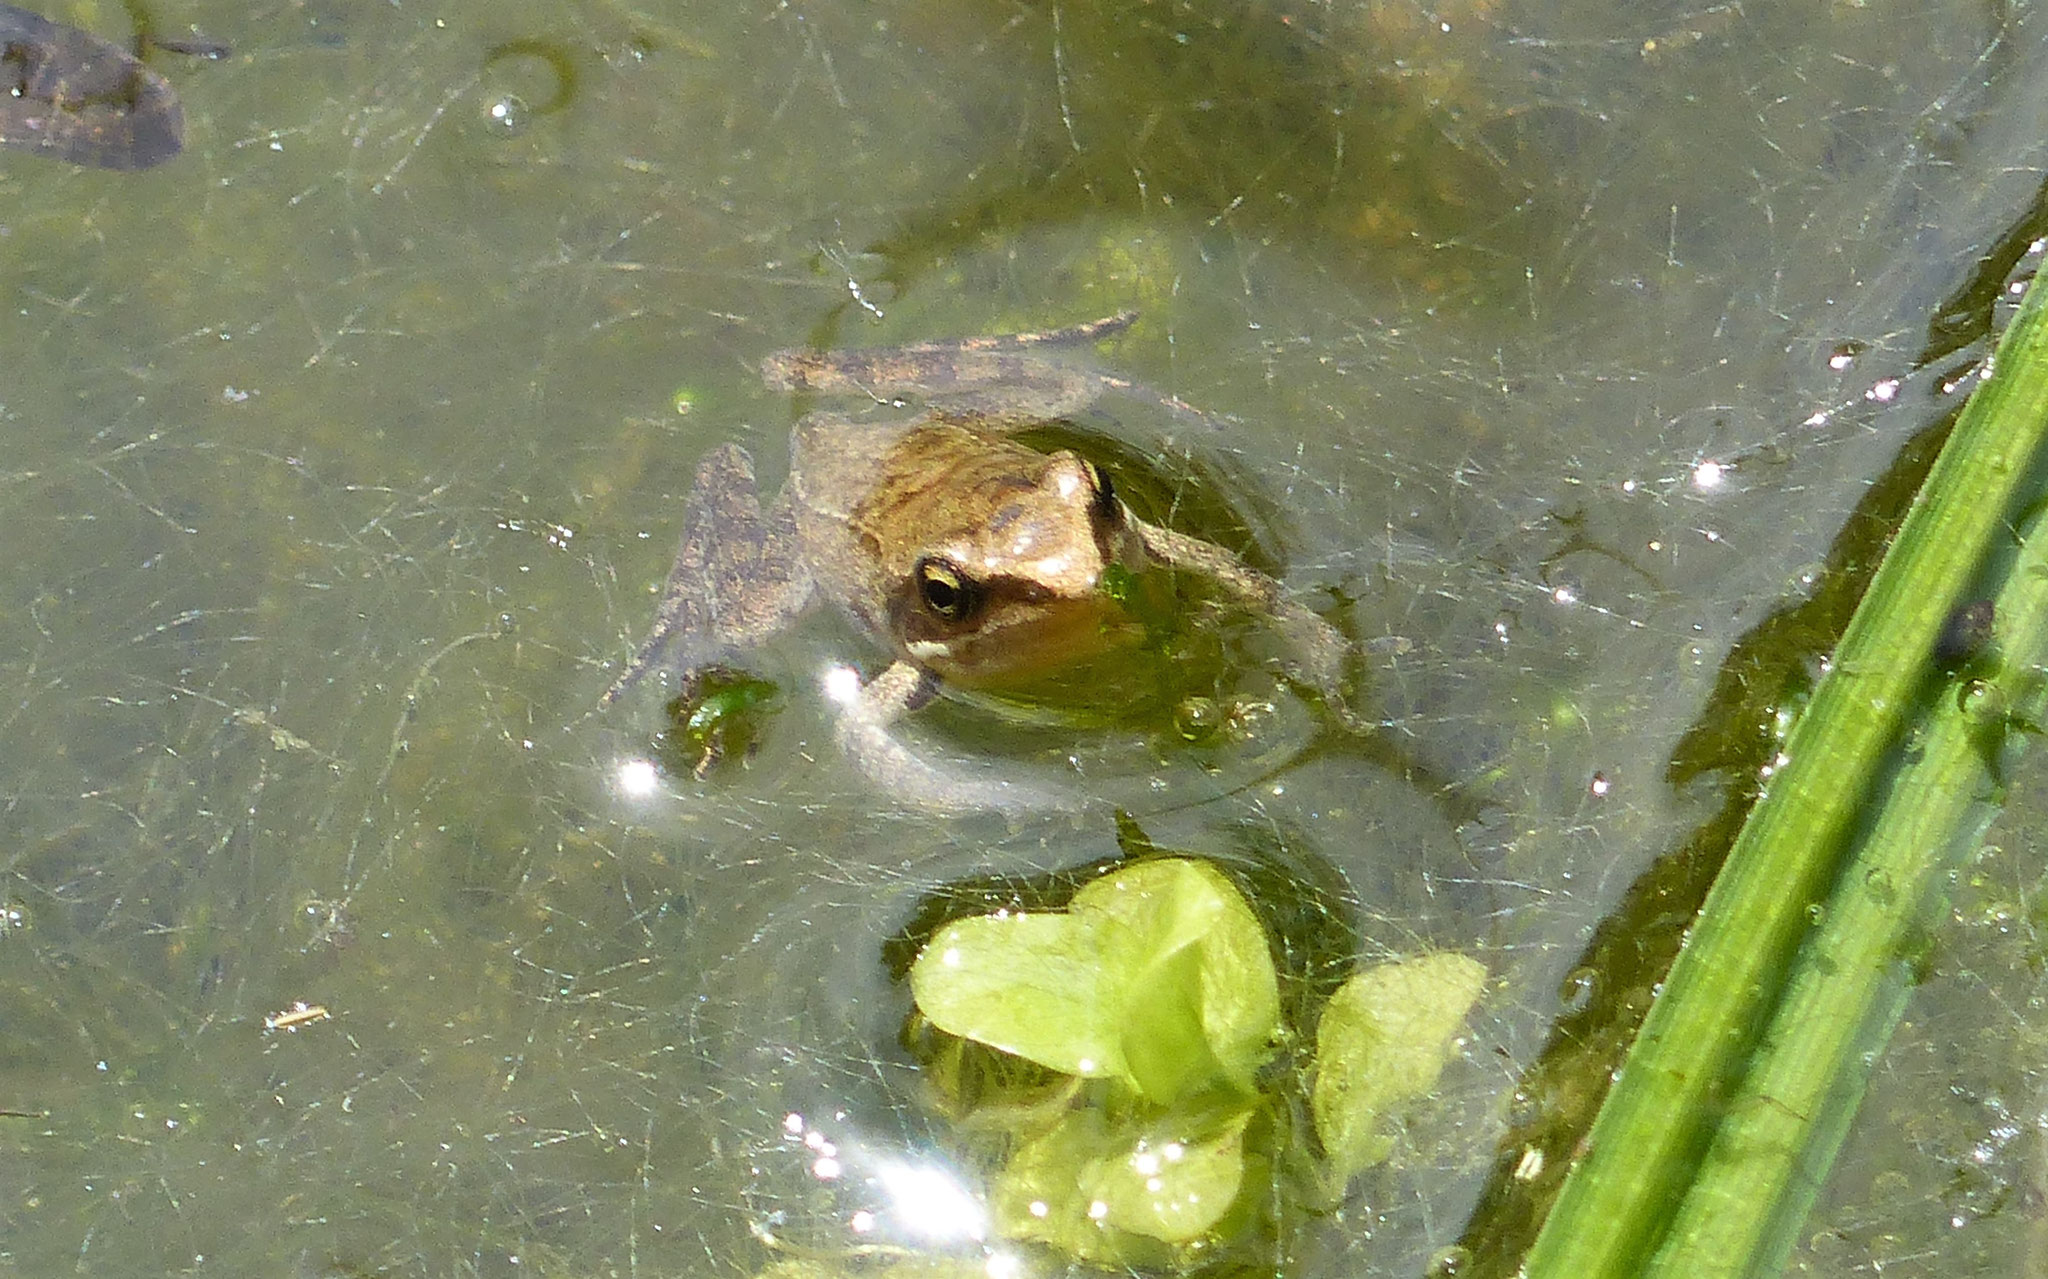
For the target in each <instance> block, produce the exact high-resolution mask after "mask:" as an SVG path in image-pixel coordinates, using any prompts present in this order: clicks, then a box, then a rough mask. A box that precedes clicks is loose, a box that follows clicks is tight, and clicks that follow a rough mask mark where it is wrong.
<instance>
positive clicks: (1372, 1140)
mask: <svg viewBox="0 0 2048 1279" xmlns="http://www.w3.org/2000/svg"><path fill="white" fill-rule="evenodd" d="M1485 983H1486V968H1485V967H1484V966H1483V965H1482V964H1480V963H1479V961H1478V960H1475V959H1471V958H1469V957H1467V956H1464V955H1457V954H1450V953H1441V954H1435V955H1424V956H1421V957H1418V958H1415V959H1405V960H1400V961H1398V962H1395V963H1388V964H1380V965H1377V966H1375V967H1373V968H1368V969H1366V970H1365V971H1364V972H1361V973H1359V974H1358V975H1357V976H1355V977H1353V978H1352V979H1351V980H1350V981H1347V982H1345V983H1344V985H1343V986H1341V987H1340V988H1338V991H1337V993H1336V994H1335V995H1333V996H1331V997H1330V1002H1329V1003H1328V1005H1326V1006H1325V1007H1324V1009H1323V1020H1322V1025H1321V1026H1320V1027H1319V1028H1318V1029H1317V1032H1316V1081H1315V1089H1314V1091H1313V1093H1312V1094H1311V1097H1310V1109H1311V1111H1312V1112H1313V1114H1314V1116H1315V1124H1316V1136H1317V1137H1318V1138H1320V1139H1321V1141H1322V1143H1323V1151H1324V1153H1325V1154H1326V1155H1328V1156H1329V1160H1330V1171H1331V1174H1332V1178H1333V1180H1334V1181H1335V1182H1336V1183H1337V1184H1339V1185H1341V1184H1342V1183H1343V1182H1345V1181H1348V1180H1349V1179H1350V1178H1351V1177H1352V1176H1354V1175H1356V1174H1357V1173H1358V1172H1360V1171H1361V1170H1363V1169H1365V1168H1369V1167H1371V1166H1372V1165H1373V1164H1376V1163H1378V1162H1379V1161H1380V1160H1382V1159H1384V1158H1386V1157H1387V1153H1388V1151H1389V1150H1391V1149H1392V1145H1393V1143H1392V1141H1391V1140H1390V1139H1389V1138H1388V1137H1386V1136H1385V1135H1384V1134H1382V1133H1381V1131H1380V1123H1381V1119H1382V1117H1383V1116H1384V1115H1385V1114H1386V1112H1387V1111H1388V1110H1389V1109H1391V1108H1393V1107H1394V1106H1397V1105H1399V1104H1400V1103H1402V1102H1404V1101H1408V1100H1410V1099H1412V1098H1415V1097H1419V1096H1421V1095H1423V1094H1424V1093H1427V1092H1428V1091H1429V1090H1430V1089H1432V1088H1434V1087H1435V1086H1436V1081H1437V1077H1438V1075H1440V1074H1441V1073H1442V1072H1443V1068H1444V1064H1445V1063H1446V1062H1448V1061H1449V1060H1450V1059H1451V1056H1452V1053H1453V1051H1454V1049H1455V1042H1454V1041H1455V1039H1456V1036H1457V1034H1458V1031H1459V1029H1460V1028H1461V1027H1462V1026H1463V1025H1464V1022H1465V1015H1466V1014H1467V1013H1469V1012H1470V1011H1471V1009H1472V1005H1473V1004H1474V1003H1475V1002H1476V1001H1477V1000H1478V998H1479V991H1480V988H1481V987H1482V986H1484V985H1485Z"/></svg>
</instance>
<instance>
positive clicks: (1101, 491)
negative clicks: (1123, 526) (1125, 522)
mask: <svg viewBox="0 0 2048 1279" xmlns="http://www.w3.org/2000/svg"><path fill="white" fill-rule="evenodd" d="M1081 465H1082V466H1085V467H1087V468H1088V483H1089V484H1090V486H1092V487H1093V488H1094V490H1095V500H1094V502H1093V503H1091V505H1092V506H1093V507H1094V509H1095V518H1097V519H1100V520H1114V519H1116V518H1117V516H1118V514H1119V513H1120V512H1121V511H1122V509H1123V508H1122V507H1121V506H1120V505H1119V504H1118V502H1117V500H1116V489H1115V488H1113V487H1111V485H1110V482H1109V472H1107V471H1105V470H1103V469H1102V468H1101V467H1099V466H1097V465H1095V463H1093V462H1083V463H1081Z"/></svg>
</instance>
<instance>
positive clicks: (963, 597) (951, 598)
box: [910, 556, 981, 622]
mask: <svg viewBox="0 0 2048 1279" xmlns="http://www.w3.org/2000/svg"><path fill="white" fill-rule="evenodd" d="M910 576H911V580H913V581H915V582H916V583H917V597H918V599H920V600H922V601H923V602H924V606H925V608H926V610H928V611H929V612H930V613H931V614H932V615H933V616H934V617H941V618H944V619H945V620H946V621H949V622H957V621H960V620H962V619H963V618H967V617H971V616H973V614H974V611H975V610H976V609H977V608H979V607H980V606H981V592H980V591H979V590H978V589H977V588H976V587H975V584H974V583H973V582H971V581H969V580H968V579H967V577H966V576H964V575H963V574H962V573H961V572H960V570H959V569H957V568H955V567H954V566H953V565H952V564H951V563H949V562H948V561H946V560H942V559H934V558H932V557H930V556H927V557H925V558H924V559H921V560H919V561H918V562H917V566H916V567H915V568H913V569H911V570H910Z"/></svg>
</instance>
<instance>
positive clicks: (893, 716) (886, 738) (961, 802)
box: [825, 662, 1081, 818]
mask: <svg viewBox="0 0 2048 1279" xmlns="http://www.w3.org/2000/svg"><path fill="white" fill-rule="evenodd" d="M938 689H939V681H938V677H937V676H935V675H933V674H932V673H931V672H930V671H927V670H923V669H921V668H919V667H916V666H912V665H911V664H910V663H908V662H895V663H892V664H891V665H890V667H889V669H887V670H885V671H883V672H882V673H881V674H880V675H877V676H876V677H875V678H874V679H872V680H869V681H868V682H867V683H866V684H862V683H860V677H859V676H858V675H857V674H856V673H855V672H854V671H853V670H852V669H851V668H848V667H838V668H836V669H834V670H833V671H832V672H830V673H829V674H828V675H827V677H826V688H825V692H826V696H827V698H828V699H829V700H830V701H831V702H832V703H833V704H834V705H835V706H836V707H837V710H838V738H839V747H840V749H841V750H842V751H844V752H845V754H846V757H847V758H848V759H850V760H852V761H853V763H854V766H855V767H857V768H859V769H860V771H861V772H862V773H864V774H866V776H867V777H868V779H869V780H870V781H873V782H874V783H875V784H876V785H878V786H880V787H881V788H882V789H883V790H885V791H887V792H888V793H890V794H891V795H894V796H895V797H896V798H898V799H900V800H903V801H905V802H906V803H910V804H914V805H916V806H918V807H920V808H927V809H932V810H934V811H937V812H946V813H965V812H999V813H1003V814H1006V815H1008V816H1010V817H1013V818H1014V817H1022V816H1025V815H1028V814H1031V813H1043V812H1054V811H1063V810H1072V809H1076V808H1079V807H1080V806H1081V800H1080V797H1079V796H1078V795H1074V796H1064V795H1059V794H1055V793H1053V792H1051V791H1048V790H1044V789H1041V788H1039V787H1035V786H1032V785H1029V784H1027V783H1024V782H1016V781H1011V780H1010V779H1008V778H1005V777H1002V776H1000V775H999V774H998V773H996V772H995V771H994V770H993V769H991V768H987V767H983V768H974V767H972V766H970V765H967V764H965V763H948V762H943V761H937V760H933V759H929V758H927V757H925V756H923V755H920V754H918V753H917V752H916V751H914V750H913V749H912V748H911V747H910V745H909V744H908V743H906V742H904V741H903V740H902V739H901V738H899V737H897V736H896V734H895V733H894V732H892V731H891V729H892V727H893V725H894V724H895V722H896V721H897V720H899V719H901V718H902V717H903V716H904V715H905V714H906V713H908V712H910V711H913V710H916V709H917V708H918V707H920V706H923V705H924V704H925V703H927V702H929V701H931V700H932V698H933V697H935V696H937V694H938Z"/></svg>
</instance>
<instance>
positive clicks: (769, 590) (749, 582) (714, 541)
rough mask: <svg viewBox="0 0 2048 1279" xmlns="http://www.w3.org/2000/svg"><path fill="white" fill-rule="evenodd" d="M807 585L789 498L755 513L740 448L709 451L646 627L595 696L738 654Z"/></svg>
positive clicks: (785, 615) (610, 695)
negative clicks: (664, 671) (656, 673)
mask: <svg viewBox="0 0 2048 1279" xmlns="http://www.w3.org/2000/svg"><path fill="white" fill-rule="evenodd" d="M813 592H814V587H813V582H812V579H811V574H810V570H809V569H808V567H806V565H805V562H804V557H803V554H802V546H801V544H800V542H799V540H798V537H797V531H796V515H795V511H794V508H793V507H792V505H791V504H790V503H789V502H788V501H786V500H778V501H776V502H775V504H774V505H773V506H772V507H770V508H769V509H767V510H765V511H764V510H762V508H761V500H760V497H759V495H758V494H757V493H756V491H755V488H754V460H753V459H752V458H751V457H749V456H748V455H747V451H746V450H745V449H743V448H741V447H739V446H738V445H737V444H727V445H723V446H721V447H719V448H716V449H713V450H712V451H711V452H710V453H709V454H708V455H706V457H705V458H704V460H703V461H702V462H701V463H699V464H698V466H697V481H696V484H695V485H694V486H693V487H692V488H691V489H690V498H689V502H688V503H687V504H686V505H685V507H684V509H683V537H682V543H681V545H680V546H679V547H678V548H677V550H676V560H675V565H674V567H672V568H671V569H670V570H669V574H668V584H667V586H666V587H665V588H663V591H662V599H661V607H660V609H659V611H658V612H657V613H656V614H655V619H654V629H653V632H652V633H651V634H650V635H649V636H648V637H647V641H646V642H645V643H643V644H642V645H641V646H640V651H639V652H637V653H635V654H634V655H633V660H632V661H631V662H629V663H627V665H626V669H625V670H624V671H623V672H621V673H620V675H619V678H618V679H617V680H616V681H614V682H613V684H612V686H611V687H610V688H609V689H607V690H605V694H604V699H603V700H604V701H605V702H612V701H614V700H616V699H617V698H618V696H619V695H620V694H621V693H623V692H625V691H626V689H628V688H630V687H631V686H632V685H633V684H635V683H637V682H638V681H639V680H640V678H641V677H642V676H644V675H646V674H647V673H648V672H649V671H651V670H654V669H656V668H657V667H663V668H668V669H673V670H676V671H679V672H681V673H682V674H683V675H684V676H686V677H687V676H689V675H690V674H692V673H693V672H695V671H697V670H700V669H701V668H703V667H705V666H707V665H709V664H711V663H714V662H718V661H722V660H728V659H731V658H734V657H739V656H743V655H744V654H745V653H746V652H747V651H748V650H749V649H752V648H754V647H755V646H757V645H759V644H760V643H761V642H762V641H764V640H766V639H768V638H769V637H771V636H773V635H774V634H775V633H776V632H778V631H780V630H782V629H783V628H784V627H786V626H787V625H789V623H790V622H791V620H793V619H794V618H795V617H796V616H797V614H799V613H801V612H802V611H803V610H804V607H805V606H806V605H807V604H809V603H810V600H811V596H812V594H813Z"/></svg>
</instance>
